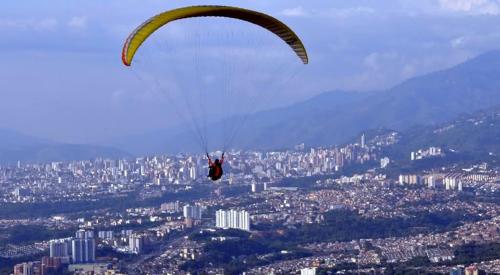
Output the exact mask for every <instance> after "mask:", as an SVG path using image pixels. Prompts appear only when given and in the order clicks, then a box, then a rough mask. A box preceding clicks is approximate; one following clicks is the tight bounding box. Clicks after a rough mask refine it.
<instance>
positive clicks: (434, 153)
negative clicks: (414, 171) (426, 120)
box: [410, 146, 445, 160]
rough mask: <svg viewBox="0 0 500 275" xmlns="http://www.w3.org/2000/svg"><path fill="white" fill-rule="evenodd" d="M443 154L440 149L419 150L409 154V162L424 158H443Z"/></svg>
mask: <svg viewBox="0 0 500 275" xmlns="http://www.w3.org/2000/svg"><path fill="white" fill-rule="evenodd" d="M444 156H445V154H444V152H443V150H442V149H441V148H440V147H433V146H431V147H429V148H427V149H419V150H418V151H416V152H411V153H410V160H421V159H426V158H435V157H444Z"/></svg>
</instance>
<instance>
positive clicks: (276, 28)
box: [122, 6, 309, 66]
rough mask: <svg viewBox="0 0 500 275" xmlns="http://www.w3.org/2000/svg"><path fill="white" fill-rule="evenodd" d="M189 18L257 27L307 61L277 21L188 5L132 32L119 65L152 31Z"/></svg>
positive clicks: (234, 10)
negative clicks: (222, 19)
mask: <svg viewBox="0 0 500 275" xmlns="http://www.w3.org/2000/svg"><path fill="white" fill-rule="evenodd" d="M193 17H227V18H233V19H239V20H243V21H247V22H250V23H253V24H255V25H258V26H261V27H263V28H265V29H267V30H269V31H270V32H272V33H274V34H276V35H277V36H278V37H280V38H281V39H282V40H283V41H285V42H286V43H287V44H288V45H289V46H290V47H291V48H292V49H293V51H294V52H295V53H296V54H297V56H298V57H299V58H300V59H301V60H302V62H303V63H304V64H307V63H308V62H309V59H308V56H307V51H306V49H305V47H304V44H303V43H302V41H301V40H300V38H299V37H298V36H297V35H296V34H295V33H294V32H293V30H292V29H290V28H289V27H288V26H287V25H285V24H284V23H282V22H281V21H279V20H278V19H276V18H274V17H272V16H269V15H266V14H263V13H260V12H256V11H252V10H247V9H242V8H237V7H228V6H192V7H184V8H179V9H174V10H170V11H167V12H164V13H161V14H158V15H156V16H154V17H152V18H150V19H149V20H147V21H146V22H144V23H143V24H142V25H140V26H139V27H138V28H137V29H135V30H134V31H133V32H132V34H130V36H129V37H128V38H127V40H126V42H125V45H124V46H123V52H122V60H123V64H125V65H127V66H130V65H131V64H132V60H133V58H134V55H135V53H136V52H137V50H138V49H139V47H140V46H141V44H142V43H143V42H144V41H145V40H146V39H147V38H148V37H149V36H150V35H151V34H153V33H154V32H155V31H156V30H158V29H159V28H161V27H162V26H164V25H166V24H168V23H169V22H172V21H176V20H180V19H186V18H193Z"/></svg>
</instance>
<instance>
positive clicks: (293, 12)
mask: <svg viewBox="0 0 500 275" xmlns="http://www.w3.org/2000/svg"><path fill="white" fill-rule="evenodd" d="M281 14H282V15H284V16H289V17H307V16H309V12H307V11H306V10H305V9H304V8H303V7H302V6H298V7H295V8H290V9H285V10H283V11H282V12H281Z"/></svg>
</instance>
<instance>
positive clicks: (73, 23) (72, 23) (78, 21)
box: [68, 16, 87, 29]
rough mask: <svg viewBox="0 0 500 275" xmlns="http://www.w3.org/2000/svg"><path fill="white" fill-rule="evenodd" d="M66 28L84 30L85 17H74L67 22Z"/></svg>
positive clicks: (85, 25) (85, 24)
mask: <svg viewBox="0 0 500 275" xmlns="http://www.w3.org/2000/svg"><path fill="white" fill-rule="evenodd" d="M68 26H69V27H70V28H73V29H84V28H86V27H87V17H85V16H75V17H73V18H71V20H69V22H68Z"/></svg>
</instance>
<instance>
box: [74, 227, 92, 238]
mask: <svg viewBox="0 0 500 275" xmlns="http://www.w3.org/2000/svg"><path fill="white" fill-rule="evenodd" d="M75 237H76V238H77V239H93V238H94V231H90V230H88V231H87V230H83V229H80V230H78V231H76V233H75Z"/></svg>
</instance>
